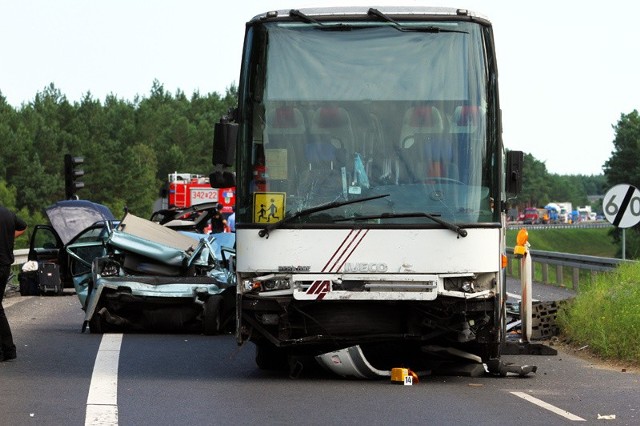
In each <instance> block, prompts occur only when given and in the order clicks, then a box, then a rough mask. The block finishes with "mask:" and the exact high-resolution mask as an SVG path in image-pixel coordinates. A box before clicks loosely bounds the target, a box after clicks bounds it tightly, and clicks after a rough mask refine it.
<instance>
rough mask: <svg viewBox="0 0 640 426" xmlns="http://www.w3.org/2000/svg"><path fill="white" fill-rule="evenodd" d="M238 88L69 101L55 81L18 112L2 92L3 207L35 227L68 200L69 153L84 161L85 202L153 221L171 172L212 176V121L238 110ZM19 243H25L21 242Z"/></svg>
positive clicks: (157, 87) (156, 89)
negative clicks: (220, 91) (55, 205)
mask: <svg viewBox="0 0 640 426" xmlns="http://www.w3.org/2000/svg"><path fill="white" fill-rule="evenodd" d="M236 99H237V90H236V88H235V87H234V86H232V87H230V88H229V89H227V91H226V93H225V94H224V96H222V95H220V94H218V93H216V92H214V93H210V94H206V95H202V94H200V93H198V92H195V93H193V94H192V95H190V96H189V97H188V96H187V95H186V94H185V93H183V92H181V91H177V92H176V93H175V94H172V93H170V92H168V91H166V90H165V89H164V87H163V85H162V84H160V83H159V82H158V81H154V82H153V84H152V87H151V90H150V92H149V94H148V95H146V96H138V97H136V98H135V99H134V100H133V101H128V100H124V99H120V98H118V97H116V96H115V95H109V96H107V97H106V98H105V99H104V101H100V100H97V99H94V98H93V97H92V96H91V94H90V93H88V94H86V95H85V96H84V97H83V98H82V100H81V101H79V102H73V103H71V102H69V101H68V100H67V98H66V97H65V96H64V95H63V94H62V93H61V92H60V90H59V89H57V88H56V87H55V86H54V85H53V84H50V85H49V86H48V87H46V88H45V89H44V90H43V91H41V92H40V93H37V94H36V96H35V99H34V100H33V101H32V102H29V103H28V104H23V105H22V106H21V107H19V108H14V107H13V106H11V105H9V104H8V103H7V101H6V98H5V97H4V96H2V94H1V93H0V141H1V142H0V158H1V159H2V162H1V163H0V203H1V204H2V205H4V206H7V207H9V208H11V209H13V210H15V211H18V212H19V213H20V215H21V216H22V217H23V218H24V219H25V220H26V221H27V222H28V224H29V225H30V227H31V226H33V225H35V224H39V223H46V219H45V217H44V210H43V209H44V208H45V207H46V206H49V205H51V204H53V203H55V202H57V201H59V200H63V199H64V198H65V182H64V156H65V154H67V153H69V154H72V155H73V156H81V157H84V164H83V165H82V167H80V168H82V169H83V170H84V172H85V175H84V176H83V177H82V178H81V179H80V180H82V181H83V182H84V184H85V187H84V188H83V189H80V190H79V191H78V195H79V197H80V198H83V199H89V200H91V201H95V202H99V203H101V204H104V205H106V206H107V207H109V208H110V209H111V211H112V212H114V215H115V216H116V217H118V216H121V215H122V212H123V210H124V208H125V207H126V208H127V209H128V210H130V211H131V212H134V213H135V214H136V215H138V216H141V217H149V216H150V214H151V210H152V208H153V202H154V201H155V200H156V199H157V198H158V196H159V192H160V189H161V188H162V186H163V184H164V183H165V182H166V180H167V175H168V174H169V173H172V172H175V171H178V172H188V173H197V174H205V175H206V174H208V173H210V172H211V169H212V163H211V155H212V149H211V148H212V143H213V128H214V123H215V122H217V121H218V120H219V119H220V117H221V116H222V115H224V114H226V113H227V111H228V110H229V108H230V107H232V106H235V105H236V102H237V101H236ZM24 240H25V239H21V241H20V244H24Z"/></svg>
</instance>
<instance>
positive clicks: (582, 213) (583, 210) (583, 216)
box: [578, 206, 596, 222]
mask: <svg viewBox="0 0 640 426" xmlns="http://www.w3.org/2000/svg"><path fill="white" fill-rule="evenodd" d="M578 215H579V216H578V220H579V221H580V222H583V221H586V220H595V219H596V213H595V212H592V211H591V206H584V207H578Z"/></svg>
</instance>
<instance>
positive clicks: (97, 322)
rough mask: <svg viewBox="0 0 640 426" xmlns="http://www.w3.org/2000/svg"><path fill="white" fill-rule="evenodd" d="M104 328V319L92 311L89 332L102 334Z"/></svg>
mask: <svg viewBox="0 0 640 426" xmlns="http://www.w3.org/2000/svg"><path fill="white" fill-rule="evenodd" d="M104 329H105V321H104V319H103V318H102V315H100V314H98V313H94V314H93V316H92V317H91V319H90V320H89V333H91V334H102V333H104Z"/></svg>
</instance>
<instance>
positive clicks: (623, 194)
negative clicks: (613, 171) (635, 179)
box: [602, 184, 640, 228]
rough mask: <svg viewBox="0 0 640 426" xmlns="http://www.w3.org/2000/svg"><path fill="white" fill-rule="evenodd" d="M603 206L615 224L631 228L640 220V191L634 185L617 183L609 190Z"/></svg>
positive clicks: (608, 217)
mask: <svg viewBox="0 0 640 426" xmlns="http://www.w3.org/2000/svg"><path fill="white" fill-rule="evenodd" d="M602 207H603V208H604V217H606V218H607V220H608V221H609V222H611V223H612V224H613V225H614V226H617V227H618V228H631V227H632V226H634V225H635V224H637V223H638V222H640V191H639V190H638V188H636V187H635V186H633V185H628V184H620V185H616V186H614V187H613V188H611V189H610V190H608V191H607V193H606V195H605V196H604V200H603V201H602Z"/></svg>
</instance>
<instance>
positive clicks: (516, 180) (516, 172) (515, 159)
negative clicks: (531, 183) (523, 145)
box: [505, 151, 524, 194]
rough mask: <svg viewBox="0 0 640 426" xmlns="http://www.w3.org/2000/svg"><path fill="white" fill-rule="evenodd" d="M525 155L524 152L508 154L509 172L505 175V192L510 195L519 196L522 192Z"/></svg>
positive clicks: (510, 152)
mask: <svg viewBox="0 0 640 426" xmlns="http://www.w3.org/2000/svg"><path fill="white" fill-rule="evenodd" d="M523 165H524V153H523V152H522V151H509V152H507V170H506V173H505V178H506V182H505V191H506V192H507V193H508V194H518V193H520V191H522V170H523V168H524V167H523Z"/></svg>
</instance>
